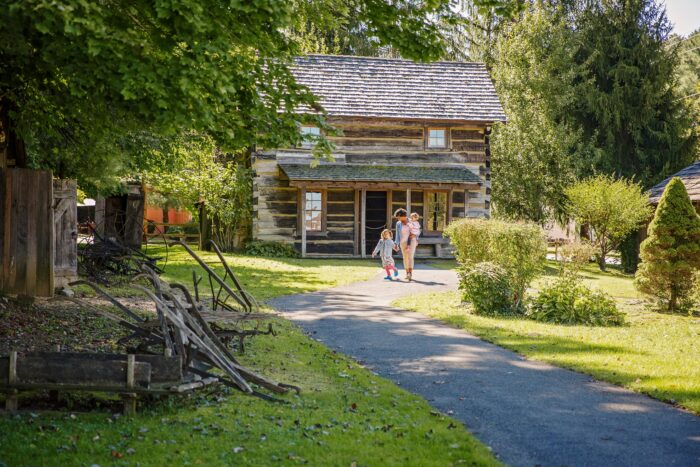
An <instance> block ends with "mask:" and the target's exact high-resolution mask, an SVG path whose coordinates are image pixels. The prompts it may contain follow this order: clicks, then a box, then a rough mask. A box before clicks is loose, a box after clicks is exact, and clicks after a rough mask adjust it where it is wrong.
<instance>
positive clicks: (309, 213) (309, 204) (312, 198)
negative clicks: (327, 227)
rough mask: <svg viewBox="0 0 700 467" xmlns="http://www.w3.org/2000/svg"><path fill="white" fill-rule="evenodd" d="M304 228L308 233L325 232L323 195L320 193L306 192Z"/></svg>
mask: <svg viewBox="0 0 700 467" xmlns="http://www.w3.org/2000/svg"><path fill="white" fill-rule="evenodd" d="M304 227H305V228H306V231H307V232H322V231H323V193H322V192H320V191H307V192H306V199H305V200H304Z"/></svg>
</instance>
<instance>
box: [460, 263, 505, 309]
mask: <svg viewBox="0 0 700 467" xmlns="http://www.w3.org/2000/svg"><path fill="white" fill-rule="evenodd" d="M459 275H460V278H461V280H460V285H459V288H460V290H461V291H462V299H463V300H464V301H465V302H470V303H471V304H472V307H473V309H474V312H475V313H476V314H478V315H484V316H498V315H511V314H515V313H516V311H517V310H518V307H517V306H516V304H515V300H514V293H513V290H512V288H511V285H510V280H509V276H508V273H507V272H506V270H505V269H503V268H502V267H500V266H498V265H496V264H494V263H489V262H484V263H479V264H476V265H474V266H463V267H462V268H461V269H460V271H459Z"/></svg>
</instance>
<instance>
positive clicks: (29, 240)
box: [0, 169, 54, 296]
mask: <svg viewBox="0 0 700 467" xmlns="http://www.w3.org/2000/svg"><path fill="white" fill-rule="evenodd" d="M2 178H3V185H4V190H3V193H4V201H3V204H2V205H3V209H2V216H3V219H2V220H1V221H0V225H1V226H2V228H3V232H2V233H1V235H2V250H1V251H0V254H1V255H2V258H1V260H0V263H1V264H2V271H1V273H2V274H1V275H2V279H1V280H0V282H1V283H2V290H3V291H4V292H5V293H11V294H25V295H30V296H51V294H52V293H53V277H54V264H53V263H54V254H53V252H54V221H53V210H52V201H53V182H52V176H51V172H50V171H41V170H32V169H7V170H5V171H4V172H3V173H2Z"/></svg>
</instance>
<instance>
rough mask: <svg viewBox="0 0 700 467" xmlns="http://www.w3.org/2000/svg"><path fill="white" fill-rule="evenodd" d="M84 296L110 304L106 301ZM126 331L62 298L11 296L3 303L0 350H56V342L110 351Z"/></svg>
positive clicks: (99, 303)
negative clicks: (10, 298) (31, 300)
mask: <svg viewBox="0 0 700 467" xmlns="http://www.w3.org/2000/svg"><path fill="white" fill-rule="evenodd" d="M85 300H88V301H90V302H91V304H93V305H95V306H98V307H100V308H101V309H108V308H109V305H108V303H107V302H106V301H103V300H98V299H92V298H87V299H85ZM129 305H132V304H131V303H129ZM134 305H135V304H134ZM138 308H141V307H140V306H139V307H138ZM144 310H145V308H144ZM127 334H128V331H127V330H126V329H124V328H123V327H121V326H119V324H117V323H115V322H113V321H111V320H109V319H107V318H104V317H101V316H98V315H97V314H95V313H93V312H91V311H88V310H84V309H81V308H80V307H79V306H78V305H76V304H74V303H72V302H70V301H68V300H65V299H62V298H55V299H50V300H41V299H37V300H35V301H34V302H33V303H28V302H26V301H22V300H8V301H6V302H4V303H3V305H2V306H1V307H0V354H7V353H8V352H9V351H10V350H18V351H46V350H53V349H54V348H55V346H56V345H60V346H61V349H62V350H63V351H87V350H89V351H95V352H110V351H114V350H116V349H117V345H116V344H117V341H118V340H119V339H121V338H122V337H124V336H126V335H127Z"/></svg>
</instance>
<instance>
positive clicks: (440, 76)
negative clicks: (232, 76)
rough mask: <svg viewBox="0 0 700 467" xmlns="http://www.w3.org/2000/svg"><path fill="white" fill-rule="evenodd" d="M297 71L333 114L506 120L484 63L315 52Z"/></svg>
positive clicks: (300, 62) (301, 61)
mask: <svg viewBox="0 0 700 467" xmlns="http://www.w3.org/2000/svg"><path fill="white" fill-rule="evenodd" d="M292 71H293V73H294V76H295V78H296V79H297V81H298V82H299V83H300V84H304V85H306V86H308V87H309V88H310V89H311V91H312V92H313V93H314V94H316V96H318V97H319V98H320V102H321V105H322V106H323V107H324V109H325V110H326V111H327V112H328V114H329V115H331V116H344V117H352V116H358V117H384V118H407V119H441V120H442V119H444V120H469V121H478V122H494V121H502V120H505V114H504V113H503V108H502V107H501V103H500V101H499V100H498V96H497V95H496V90H495V88H494V86H493V83H492V82H491V78H490V76H489V74H488V71H487V70H486V66H485V65H484V64H483V63H475V62H470V63H463V62H433V63H417V62H413V61H411V60H398V59H384V58H369V57H354V56H342V55H309V56H305V57H297V58H296V59H295V64H294V66H293V68H292Z"/></svg>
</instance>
